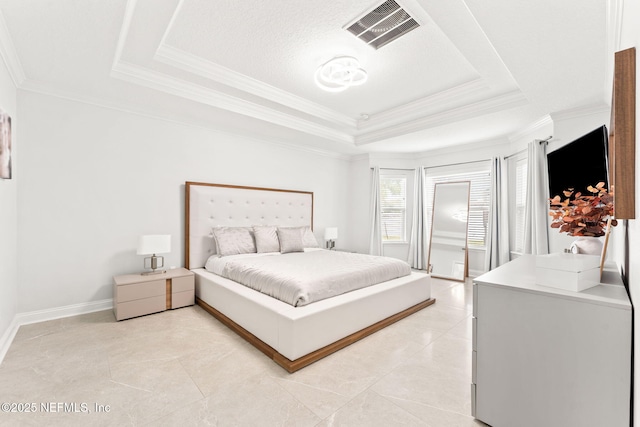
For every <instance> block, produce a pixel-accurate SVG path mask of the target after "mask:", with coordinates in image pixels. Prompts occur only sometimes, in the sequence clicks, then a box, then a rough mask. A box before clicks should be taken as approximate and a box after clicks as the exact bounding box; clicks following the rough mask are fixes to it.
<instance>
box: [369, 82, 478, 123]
mask: <svg viewBox="0 0 640 427" xmlns="http://www.w3.org/2000/svg"><path fill="white" fill-rule="evenodd" d="M488 88H489V86H488V85H487V83H486V82H485V81H484V79H481V78H478V79H474V80H471V81H469V82H467V83H463V84H461V85H458V86H455V87H453V88H450V89H446V90H443V91H441V92H438V93H436V94H433V95H430V96H426V97H424V98H421V99H418V100H416V101H413V102H409V103H407V104H403V105H400V106H399V107H396V108H391V109H389V110H386V111H383V112H381V113H376V114H372V115H370V117H369V119H367V120H364V119H359V120H358V129H360V130H363V131H365V130H367V129H369V128H383V127H388V126H390V125H392V124H394V123H399V122H403V121H406V120H407V117H420V116H425V115H428V113H429V111H430V110H433V109H434V107H442V104H445V103H449V104H451V103H454V102H459V101H460V98H463V97H468V96H471V95H473V94H476V93H478V92H480V91H483V90H487V89H488Z"/></svg>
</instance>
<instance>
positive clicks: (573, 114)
mask: <svg viewBox="0 0 640 427" xmlns="http://www.w3.org/2000/svg"><path fill="white" fill-rule="evenodd" d="M594 114H607V115H609V114H611V107H610V106H609V105H606V104H597V105H587V106H582V107H576V108H571V109H568V110H563V111H557V112H554V113H550V114H549V115H550V116H551V119H552V120H553V121H554V122H555V121H561V120H571V119H577V118H580V117H584V116H591V115H594Z"/></svg>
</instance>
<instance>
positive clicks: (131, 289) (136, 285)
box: [113, 268, 195, 320]
mask: <svg viewBox="0 0 640 427" xmlns="http://www.w3.org/2000/svg"><path fill="white" fill-rule="evenodd" d="M194 295H195V276H194V274H193V272H191V271H189V270H187V269H186V268H176V269H173V270H167V272H166V273H160V274H149V275H142V274H139V273H138V274H123V275H120V276H114V278H113V312H114V313H115V315H116V320H123V319H129V318H131V317H136V316H143V315H145V314H151V313H157V312H159V311H165V310H169V309H173V308H180V307H186V306H188V305H193V303H194V298H195V296H194Z"/></svg>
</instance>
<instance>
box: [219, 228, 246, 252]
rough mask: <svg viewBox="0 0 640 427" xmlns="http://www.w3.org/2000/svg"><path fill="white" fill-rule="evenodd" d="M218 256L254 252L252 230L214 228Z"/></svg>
mask: <svg viewBox="0 0 640 427" xmlns="http://www.w3.org/2000/svg"><path fill="white" fill-rule="evenodd" d="M212 231H213V237H214V238H215V240H216V247H217V250H218V255H220V256H227V255H237V254H251V253H255V252H256V243H255V241H254V240H253V236H252V230H251V229H250V228H247V227H214V228H213V229H212Z"/></svg>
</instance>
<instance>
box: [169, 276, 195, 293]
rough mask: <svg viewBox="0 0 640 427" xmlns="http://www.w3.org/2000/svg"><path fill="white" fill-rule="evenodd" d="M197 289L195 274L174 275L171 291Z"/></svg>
mask: <svg viewBox="0 0 640 427" xmlns="http://www.w3.org/2000/svg"><path fill="white" fill-rule="evenodd" d="M194 289H195V285H194V276H183V277H174V278H173V279H171V292H172V293H173V294H175V293H177V292H184V291H192V292H191V293H193V290H194Z"/></svg>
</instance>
